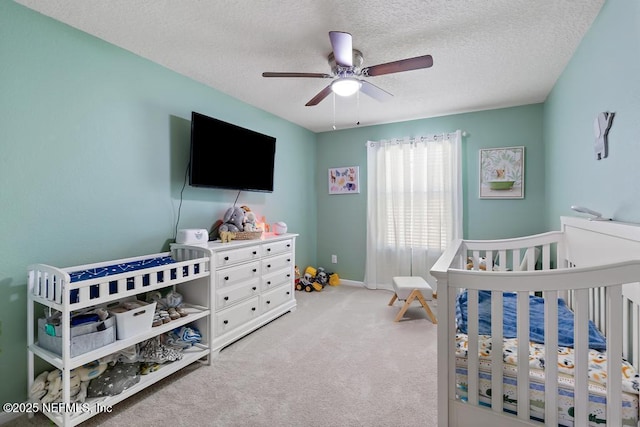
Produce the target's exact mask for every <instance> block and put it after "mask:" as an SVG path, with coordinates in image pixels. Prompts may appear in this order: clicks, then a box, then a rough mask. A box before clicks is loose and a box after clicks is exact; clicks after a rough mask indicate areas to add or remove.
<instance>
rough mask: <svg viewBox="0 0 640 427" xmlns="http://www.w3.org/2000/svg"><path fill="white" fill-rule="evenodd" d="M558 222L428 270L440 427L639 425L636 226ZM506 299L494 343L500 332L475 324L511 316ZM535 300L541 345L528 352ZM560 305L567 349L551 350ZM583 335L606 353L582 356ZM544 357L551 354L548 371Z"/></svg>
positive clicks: (462, 247)
mask: <svg viewBox="0 0 640 427" xmlns="http://www.w3.org/2000/svg"><path fill="white" fill-rule="evenodd" d="M561 224H562V226H561V231H557V232H549V233H544V234H539V235H534V236H528V237H523V238H516V239H504V240H487V241H478V240H458V241H456V242H454V243H453V244H452V245H451V246H450V247H449V248H448V249H447V251H446V252H445V253H444V254H443V255H442V257H441V258H440V259H439V260H438V262H437V263H436V265H435V266H434V267H433V269H432V270H431V274H432V275H433V276H434V277H435V278H436V279H437V294H438V300H437V301H438V391H439V394H438V425H439V426H440V427H445V426H471V425H478V426H479V425H492V426H516V425H523V426H525V425H526V426H541V425H547V426H558V425H567V426H573V425H575V426H587V425H589V426H599V425H604V424H605V423H606V425H607V426H616V427H617V426H622V425H633V426H637V425H639V424H638V419H639V416H638V384H639V382H638V376H637V374H636V373H637V369H638V364H639V355H640V345H639V343H640V339H639V332H638V328H639V314H638V313H639V309H638V305H639V304H640V284H639V283H638V282H640V226H638V225H635V224H623V223H618V222H613V221H589V220H586V219H581V218H574V217H562V218H561ZM523 261H524V262H523ZM481 265H482V266H483V267H484V266H485V265H486V268H485V270H481V269H480V268H479V267H480V266H481ZM522 269H524V270H522ZM487 291H490V293H488V292H487ZM514 293H515V295H514ZM487 295H489V296H488V297H487ZM534 295H537V296H538V297H543V298H537V297H535V296H534ZM487 298H488V299H487ZM559 298H560V299H561V301H560V302H559V303H558V304H552V303H550V302H552V301H557V300H558V299H559ZM480 300H483V301H484V302H482V303H479V301H480ZM508 300H509V301H511V300H514V301H517V302H516V303H515V307H516V308H517V310H516V312H517V314H516V315H515V319H514V322H515V329H516V330H517V332H516V336H515V337H513V338H505V337H504V335H503V331H504V330H505V328H506V329H508V330H510V329H511V327H510V325H509V324H506V323H503V322H499V321H490V320H489V322H490V325H489V326H487V319H485V318H483V319H480V318H479V317H480V316H481V314H482V313H485V314H489V313H490V319H503V318H507V317H509V316H508V314H507V311H509V307H508V306H507V301H508ZM534 300H535V301H540V302H541V303H542V305H541V307H543V310H541V312H542V313H543V314H542V315H541V316H540V318H541V319H542V321H543V323H542V324H541V325H542V326H543V328H544V329H543V340H542V342H537V343H530V341H529V338H530V335H529V332H530V328H531V329H534V328H535V325H534V324H535V323H536V320H535V319H534V314H533V313H534V311H536V310H538V309H535V308H533V305H530V304H533V301H534ZM487 301H489V304H488V305H487ZM563 301H565V302H566V306H567V307H568V308H569V310H567V311H568V312H569V313H571V316H573V319H574V320H572V322H573V324H575V329H574V330H573V333H569V335H570V336H571V337H573V340H574V341H573V343H572V344H573V345H565V344H563V345H560V344H559V335H560V336H561V337H562V339H566V338H565V336H566V335H567V330H565V329H566V326H565V324H564V323H563V324H562V326H561V328H560V330H559V326H558V310H559V309H560V310H564V308H563V307H562V305H563V304H562V302H563ZM559 306H560V308H559ZM487 307H488V308H487ZM457 309H458V310H459V311H458V312H456V310H457ZM530 311H531V313H530ZM563 313H564V312H563ZM530 316H531V317H530ZM461 319H462V320H464V322H461V321H460V320H461ZM462 324H464V326H465V328H466V329H465V331H466V332H465V333H464V334H462V333H461V330H460V328H459V326H460V325H462ZM542 326H541V327H542ZM590 327H591V328H593V329H596V328H597V330H599V331H600V332H601V333H602V335H603V336H604V337H606V350H604V349H603V350H602V351H601V352H598V351H595V350H590V348H589V346H590V344H591V337H592V335H591V334H592V332H591V329H590ZM487 328H489V329H487ZM481 332H482V333H481ZM531 336H533V332H531ZM516 354H526V355H529V357H517V356H516ZM546 354H551V355H553V354H558V363H551V362H550V360H549V358H548V357H546V358H545V355H546ZM621 356H622V357H621ZM552 360H553V361H555V357H554V358H553V359H552ZM604 365H606V369H604V368H603V369H602V370H601V371H599V370H598V368H599V366H604ZM568 372H569V373H572V375H569V374H568ZM491 396H502V398H498V399H495V398H494V399H492V398H491Z"/></svg>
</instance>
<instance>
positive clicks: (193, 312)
mask: <svg viewBox="0 0 640 427" xmlns="http://www.w3.org/2000/svg"><path fill="white" fill-rule="evenodd" d="M183 307H184V308H185V310H186V311H187V313H188V314H187V316H185V317H181V318H179V319H176V320H172V321H171V322H169V323H164V324H162V325H160V326H156V327H155V328H151V329H149V331H147V332H145V333H142V334H138V335H136V336H135V337H131V338H127V339H125V340H116V341H115V342H114V343H113V344H109V345H105V346H104V347H100V348H98V349H95V350H93V351H89V352H87V353H83V354H81V355H80V356H76V357H72V358H70V359H69V363H70V365H69V366H70V369H75V368H77V367H78V366H82V365H85V364H87V363H89V362H93V361H94V360H98V359H100V358H101V357H104V356H107V355H109V354H112V353H116V352H118V351H120V350H123V349H125V348H127V347H131V346H132V345H135V344H138V343H140V342H142V341H145V340H148V339H149V338H153V337H155V336H157V335H160V334H163V333H165V332H169V331H170V330H172V329H175V328H179V327H180V326H184V325H186V324H189V323H191V322H193V321H195V320H198V319H201V318H203V317H207V316H209V315H210V311H209V309H207V308H206V307H202V306H197V305H190V304H184V306H183ZM29 350H30V351H32V352H33V353H34V354H36V355H37V356H38V357H40V358H42V359H44V360H46V361H47V362H49V363H51V364H52V365H53V366H55V367H56V368H58V369H62V368H63V367H64V361H63V360H62V356H61V355H59V354H57V353H53V352H51V351H49V350H45V349H44V348H42V347H40V346H38V343H37V342H36V343H35V344H33V345H32V346H29Z"/></svg>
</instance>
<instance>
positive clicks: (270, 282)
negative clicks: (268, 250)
mask: <svg viewBox="0 0 640 427" xmlns="http://www.w3.org/2000/svg"><path fill="white" fill-rule="evenodd" d="M285 283H286V284H288V285H289V286H291V283H292V275H291V268H285V269H282V270H280V271H276V272H274V273H272V274H267V275H264V276H262V290H263V291H267V290H269V289H273V288H276V287H278V286H280V285H284V284H285Z"/></svg>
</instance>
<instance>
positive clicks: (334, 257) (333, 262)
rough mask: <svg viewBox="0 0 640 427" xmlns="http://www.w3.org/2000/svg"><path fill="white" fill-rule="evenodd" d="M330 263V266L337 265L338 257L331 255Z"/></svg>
mask: <svg viewBox="0 0 640 427" xmlns="http://www.w3.org/2000/svg"><path fill="white" fill-rule="evenodd" d="M331 263H332V264H337V263H338V255H331Z"/></svg>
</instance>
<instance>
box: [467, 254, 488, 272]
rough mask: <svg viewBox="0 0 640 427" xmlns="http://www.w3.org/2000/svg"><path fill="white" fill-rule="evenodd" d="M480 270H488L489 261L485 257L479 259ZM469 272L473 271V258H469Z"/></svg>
mask: <svg viewBox="0 0 640 427" xmlns="http://www.w3.org/2000/svg"><path fill="white" fill-rule="evenodd" d="M478 261H479V262H478V269H480V270H486V269H487V259H486V258H485V257H480V258H478ZM467 270H473V258H471V257H468V258H467Z"/></svg>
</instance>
